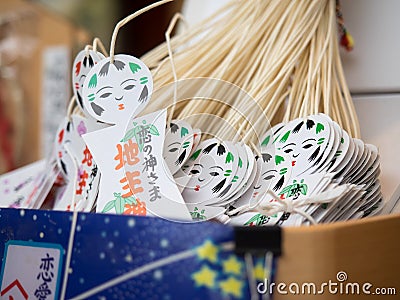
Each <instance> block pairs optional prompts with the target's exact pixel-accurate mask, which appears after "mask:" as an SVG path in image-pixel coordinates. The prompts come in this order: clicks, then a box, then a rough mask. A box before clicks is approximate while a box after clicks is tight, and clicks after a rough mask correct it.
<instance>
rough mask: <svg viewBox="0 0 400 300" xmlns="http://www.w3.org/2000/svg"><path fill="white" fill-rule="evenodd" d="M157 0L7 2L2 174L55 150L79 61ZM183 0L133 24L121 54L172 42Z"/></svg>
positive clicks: (1, 68) (0, 112) (2, 5)
mask: <svg viewBox="0 0 400 300" xmlns="http://www.w3.org/2000/svg"><path fill="white" fill-rule="evenodd" d="M153 2H156V1H151V0H135V1H133V0H118V1H109V0H84V1H82V0H31V1H28V0H1V1H0V174H2V173H5V172H7V171H10V170H12V169H15V168H17V167H20V166H23V165H26V164H28V163H30V162H33V161H36V160H38V159H39V158H42V157H45V156H46V155H49V152H50V151H51V148H52V147H51V146H52V141H53V139H54V134H55V132H56V130H57V127H58V125H59V124H60V120H62V119H63V118H64V116H65V115H66V110H67V103H68V101H69V99H70V97H71V92H72V89H71V84H70V77H71V65H72V62H73V59H74V57H75V55H76V54H77V53H78V52H79V51H80V50H82V49H83V48H84V47H85V45H86V44H91V41H92V39H93V38H94V37H99V38H100V39H101V40H102V41H103V43H104V45H105V47H106V49H109V44H110V40H111V35H112V32H113V30H114V26H115V25H116V23H117V22H118V21H119V20H121V19H123V18H124V17H126V16H127V15H129V14H131V13H133V12H135V11H137V10H139V9H141V8H143V7H145V6H147V5H149V4H151V3H153ZM182 3H183V0H175V1H174V2H172V3H168V4H166V5H163V6H161V7H158V8H156V9H153V10H151V11H149V12H147V13H146V14H143V15H141V16H140V17H138V18H136V19H135V20H133V21H132V22H130V23H128V24H127V25H125V26H124V27H123V29H122V30H120V32H119V34H118V39H117V44H116V53H126V54H131V55H134V56H136V57H140V56H141V55H142V54H144V53H145V52H147V51H149V50H150V49H152V48H154V47H155V46H157V45H158V44H160V43H161V42H163V41H164V40H165V36H164V33H165V30H166V29H167V27H168V24H169V21H170V19H171V18H172V16H173V15H174V14H175V13H176V12H178V11H180V10H181V8H182Z"/></svg>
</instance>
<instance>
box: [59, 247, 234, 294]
mask: <svg viewBox="0 0 400 300" xmlns="http://www.w3.org/2000/svg"><path fill="white" fill-rule="evenodd" d="M199 247H201V246H199ZM199 247H196V248H194V249H190V250H185V251H181V252H178V253H176V254H174V255H171V256H168V257H164V258H161V259H159V260H156V261H153V262H151V263H148V264H146V265H144V266H141V267H139V268H137V269H135V270H132V271H130V272H128V273H126V274H123V275H121V276H118V277H116V278H114V279H111V280H109V281H107V282H105V283H103V284H101V285H99V286H97V287H95V288H92V289H91V290H89V291H86V292H84V293H82V294H80V295H78V296H75V297H74V298H72V299H71V300H79V299H87V298H88V297H91V296H93V295H95V294H97V293H99V292H101V291H104V290H106V289H108V288H110V287H112V286H115V285H117V284H119V283H122V282H124V281H127V280H129V279H132V278H134V277H137V276H139V275H141V274H144V273H146V272H149V271H151V270H154V269H157V268H161V267H163V266H166V265H169V264H172V263H175V262H178V261H181V260H184V259H187V258H189V257H192V256H195V255H196V253H197V251H198V248H199ZM234 248H235V244H234V243H233V242H228V243H224V244H221V249H222V250H223V251H232V250H233V249H234ZM61 299H62V298H61Z"/></svg>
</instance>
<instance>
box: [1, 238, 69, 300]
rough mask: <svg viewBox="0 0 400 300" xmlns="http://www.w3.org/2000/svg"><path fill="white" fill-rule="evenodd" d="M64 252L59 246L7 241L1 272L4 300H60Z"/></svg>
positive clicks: (2, 296) (2, 297)
mask: <svg viewBox="0 0 400 300" xmlns="http://www.w3.org/2000/svg"><path fill="white" fill-rule="evenodd" d="M62 251H63V248H62V247H61V245H58V244H48V243H36V242H24V241H8V242H7V244H6V249H5V254H4V259H3V266H2V269H1V290H0V298H1V299H14V300H19V299H25V300H26V299H28V298H29V299H40V300H52V299H57V297H58V290H59V283H60V282H61V269H62Z"/></svg>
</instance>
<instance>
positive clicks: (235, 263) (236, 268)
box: [222, 255, 242, 275]
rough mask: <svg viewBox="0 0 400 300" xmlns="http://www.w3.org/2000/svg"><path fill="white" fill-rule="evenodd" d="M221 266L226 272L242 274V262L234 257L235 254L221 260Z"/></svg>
mask: <svg viewBox="0 0 400 300" xmlns="http://www.w3.org/2000/svg"><path fill="white" fill-rule="evenodd" d="M222 268H223V269H224V272H225V273H227V274H234V275H241V274H242V264H241V262H240V261H239V260H238V259H237V258H236V256H234V255H231V256H230V257H229V259H227V260H224V261H223V262H222Z"/></svg>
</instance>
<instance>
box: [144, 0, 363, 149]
mask: <svg viewBox="0 0 400 300" xmlns="http://www.w3.org/2000/svg"><path fill="white" fill-rule="evenodd" d="M336 4H337V3H336V1H335V0H308V1H293V0H239V1H238V0H233V1H231V2H230V3H229V4H228V5H227V6H225V7H224V8H222V9H221V10H220V11H218V12H217V13H215V14H214V15H213V16H211V17H209V18H208V19H206V20H205V21H203V22H202V23H200V24H198V25H196V26H194V27H191V28H188V29H187V30H184V31H183V32H182V33H180V34H178V35H176V36H174V37H173V38H171V43H170V45H171V48H172V52H173V57H174V65H175V71H176V77H177V78H179V79H186V78H196V77H210V78H216V79H219V80H223V81H227V82H230V83H233V84H235V85H237V86H239V87H240V88H242V89H244V90H245V91H246V92H247V93H248V94H249V95H250V96H251V97H252V98H253V99H251V97H244V98H243V97H226V100H224V99H223V98H224V97H223V95H222V96H221V93H219V91H218V88H217V87H216V86H213V85H211V86H210V85H209V84H207V82H206V81H204V83H203V84H202V86H198V84H197V85H195V86H192V87H186V88H189V89H190V88H192V89H196V90H197V92H198V93H199V95H200V94H201V91H202V90H203V92H204V89H206V90H207V95H208V98H212V97H211V96H212V95H215V96H216V97H217V96H218V97H219V100H222V101H224V102H225V103H223V104H221V102H220V101H214V102H213V101H188V102H186V103H185V105H180V106H177V108H176V109H175V111H174V118H179V119H182V118H186V117H188V116H191V115H193V114H211V115H216V116H217V117H219V118H223V119H225V121H226V122H227V125H226V126H233V127H234V128H236V129H238V128H241V133H242V135H244V133H245V132H246V133H247V134H246V137H245V141H246V142H254V143H255V142H256V137H255V135H252V134H248V133H249V132H252V130H254V131H255V132H262V131H263V130H264V131H265V130H266V129H267V128H266V124H265V120H264V118H263V115H265V116H266V117H267V118H268V119H269V121H270V122H271V123H272V124H275V123H278V122H282V121H289V120H291V119H294V118H297V117H304V116H307V115H310V114H315V113H319V112H321V113H326V114H328V115H329V116H331V118H332V119H334V120H335V121H337V122H338V123H339V124H340V125H341V126H342V128H344V129H345V130H346V131H348V132H349V133H350V134H351V135H352V136H353V137H359V136H360V131H359V124H358V119H357V116H356V113H355V110H354V106H353V103H352V99H351V96H350V93H349V90H348V87H347V84H346V81H345V77H344V74H343V68H342V64H341V59H340V56H339V41H338V40H339V37H338V25H337V21H336ZM168 59H169V56H168V49H167V44H166V43H164V44H161V45H159V46H158V47H156V48H155V49H153V50H152V51H150V52H148V53H147V54H145V55H144V56H143V57H142V60H143V61H144V62H145V63H146V64H147V65H148V66H149V67H150V68H151V69H152V70H153V71H154V74H153V75H154V82H155V88H156V89H157V88H160V87H162V86H165V85H166V84H169V83H172V82H174V74H173V72H172V68H171V64H170V63H167V61H168ZM172 101H173V99H172V98H171V99H168V100H163V101H157V99H154V100H153V101H152V102H150V103H149V105H148V107H147V109H146V111H148V112H150V111H155V110H157V109H161V108H164V107H165V106H167V105H168V104H172ZM256 106H257V107H260V108H261V109H258V110H255V109H254V108H255V107H256ZM244 116H247V117H244ZM196 122H197V124H192V125H193V126H196V127H198V128H201V129H202V130H204V131H207V130H209V131H210V130H211V131H212V130H214V131H216V128H215V124H212V122H209V120H207V118H204V120H202V119H201V118H198V119H197V121H196ZM243 122H245V124H244V123H243ZM225 129H226V128H224V126H222V127H220V128H218V131H219V132H220V133H223V132H224V130H225ZM242 138H243V136H242Z"/></svg>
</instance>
